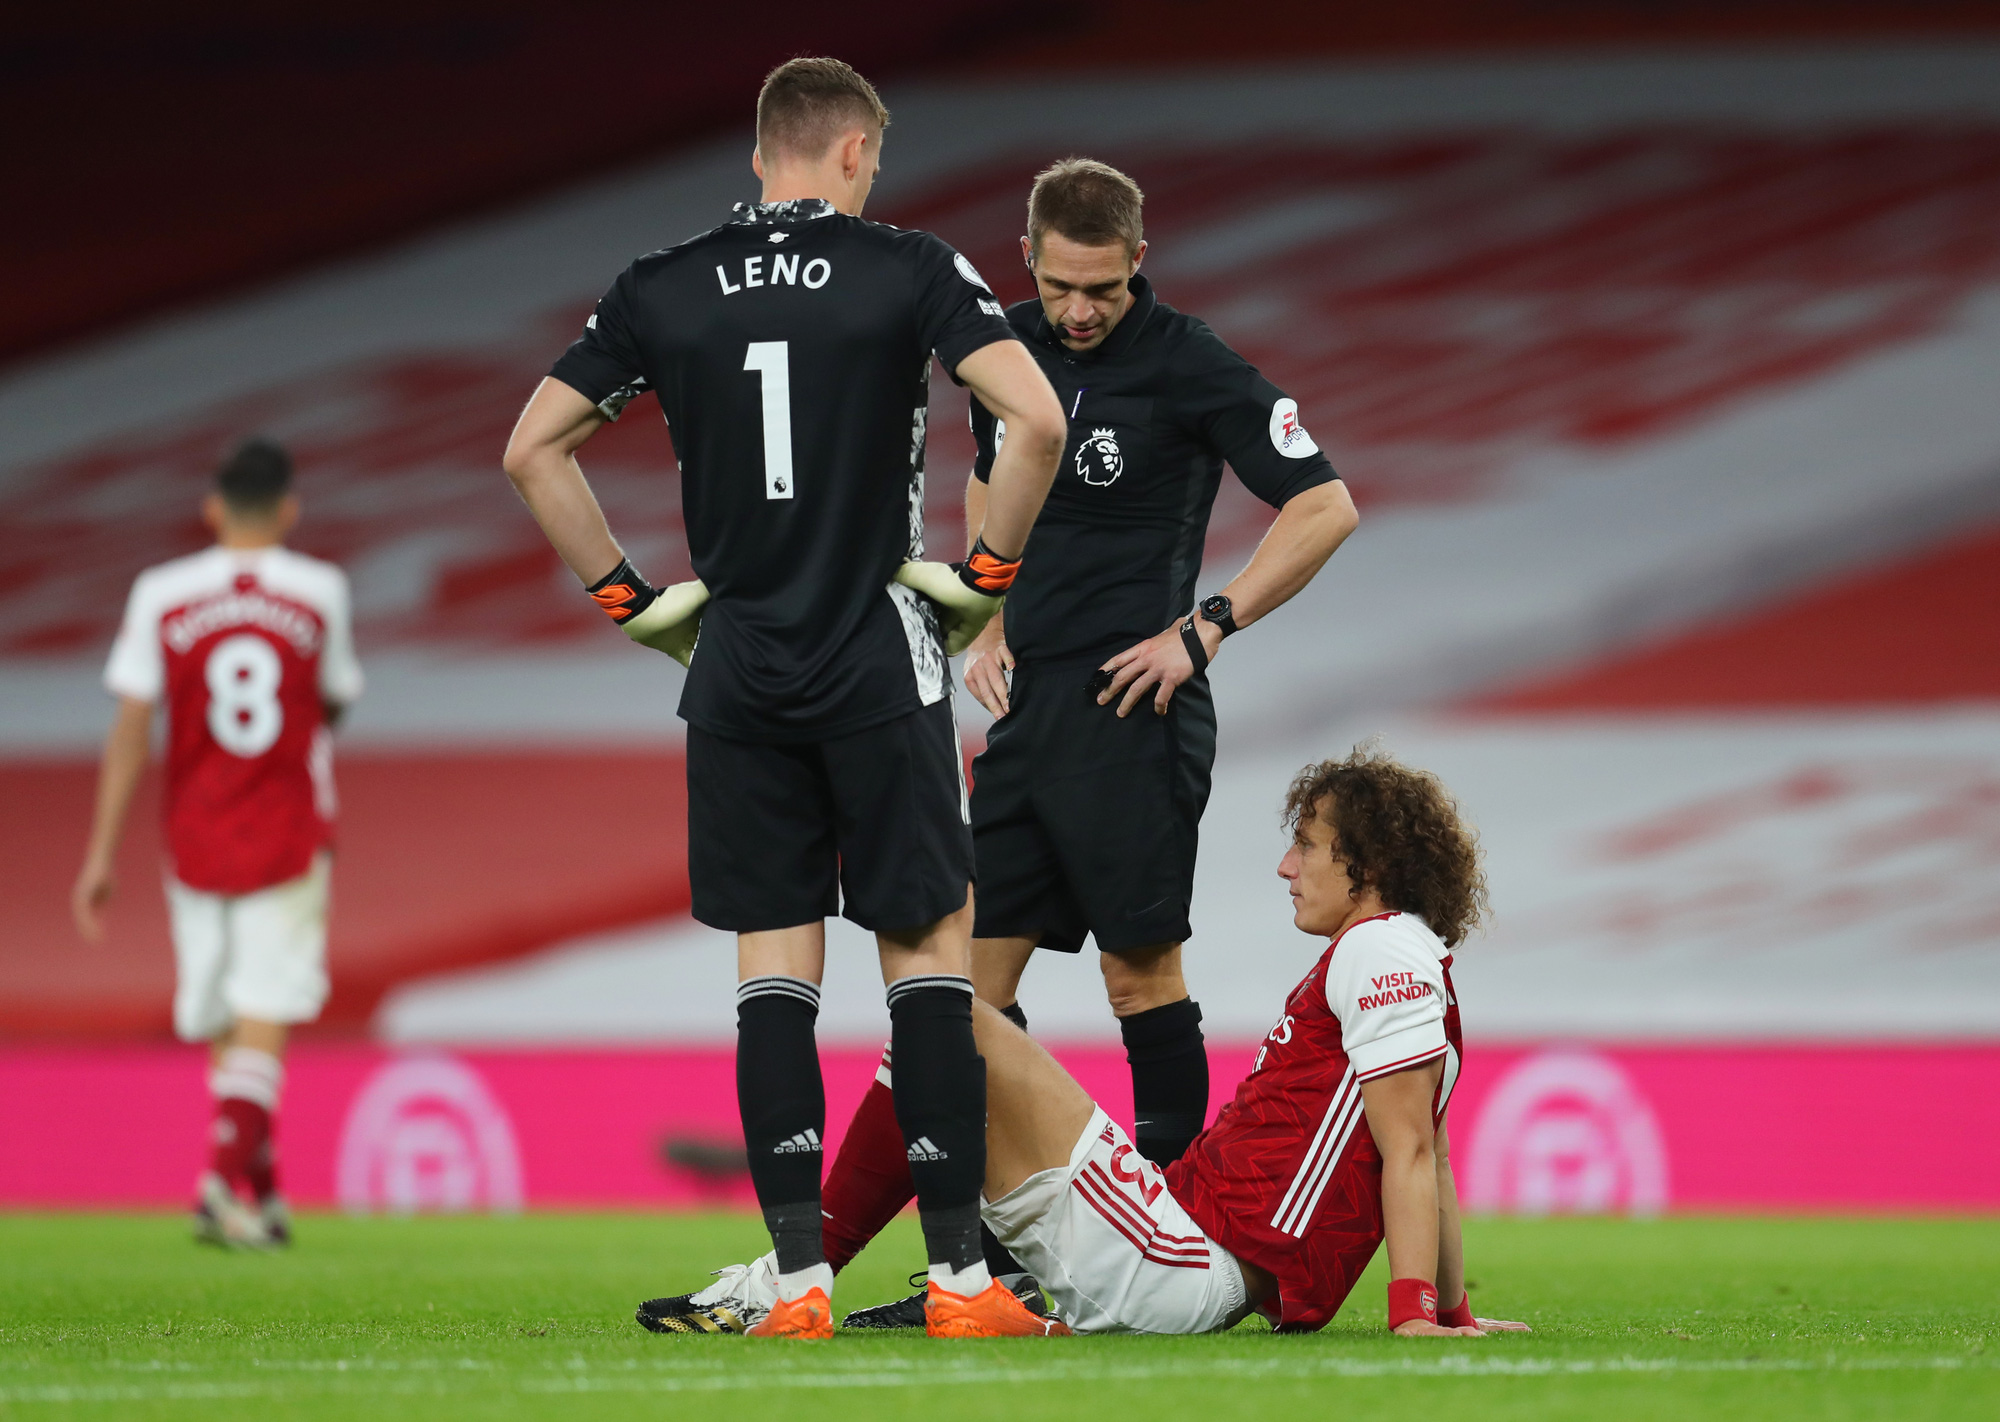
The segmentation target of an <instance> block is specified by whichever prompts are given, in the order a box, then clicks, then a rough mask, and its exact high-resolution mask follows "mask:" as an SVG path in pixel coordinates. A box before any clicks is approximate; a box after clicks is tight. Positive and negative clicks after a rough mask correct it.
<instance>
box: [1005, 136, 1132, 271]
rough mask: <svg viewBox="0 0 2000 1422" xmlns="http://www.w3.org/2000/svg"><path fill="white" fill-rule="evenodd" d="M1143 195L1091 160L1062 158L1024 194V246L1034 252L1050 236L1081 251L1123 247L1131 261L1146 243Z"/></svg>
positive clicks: (1120, 175) (1104, 165) (1106, 166)
mask: <svg viewBox="0 0 2000 1422" xmlns="http://www.w3.org/2000/svg"><path fill="white" fill-rule="evenodd" d="M1145 206H1146V195H1145V194H1144V193H1142V192H1140V191H1139V185H1138V184H1137V183H1135V182H1133V181H1132V180H1131V179H1130V178H1128V177H1126V176H1125V175H1124V174H1123V173H1121V172H1119V171H1118V170H1117V169H1116V168H1114V167H1112V166H1111V165H1110V164H1109V163H1100V162H1098V161H1097V160H1096V159H1095V158H1065V159H1063V160H1062V161H1061V162H1060V163H1051V164H1050V165H1049V166H1048V167H1046V168H1044V169H1042V171H1041V172H1039V173H1037V174H1036V175H1035V186H1034V187H1033V189H1031V190H1030V191H1029V193H1028V244H1029V246H1031V247H1032V248H1033V249H1034V250H1035V251H1036V252H1037V253H1040V251H1041V250H1042V238H1043V237H1045V236H1047V235H1048V234H1049V233H1051V232H1055V233H1059V234H1060V235H1062V236H1064V237H1067V238H1069V240H1070V241H1072V242H1079V243H1081V244H1082V245H1084V246H1086V247H1109V246H1110V245H1111V244H1112V243H1114V242H1118V243H1122V244H1123V245H1124V248H1125V255H1126V256H1128V257H1132V256H1136V255H1138V252H1139V243H1140V242H1141V241H1143V240H1144V239H1145V236H1146V224H1145V222H1144V210H1145Z"/></svg>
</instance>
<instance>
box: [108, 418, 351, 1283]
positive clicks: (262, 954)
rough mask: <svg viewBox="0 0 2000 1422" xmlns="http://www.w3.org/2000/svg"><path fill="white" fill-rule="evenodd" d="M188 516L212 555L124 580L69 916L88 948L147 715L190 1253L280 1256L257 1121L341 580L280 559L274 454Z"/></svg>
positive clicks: (284, 1222)
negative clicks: (164, 855) (112, 713)
mask: <svg viewBox="0 0 2000 1422" xmlns="http://www.w3.org/2000/svg"><path fill="white" fill-rule="evenodd" d="M202 514H203V517H204V518H205V519H206V520H207V522H208V525H209V527H210V528H212V529H214V530H215V546H214V547H212V548H209V549H207V550H206V551H204V552H201V553H195V554H192V555H190V556H189V557H186V558H176V559H174V560H173V561H172V562H170V563H162V564H160V565H159V566H158V567H155V568H149V569H147V570H146V571H145V572H143V573H141V574H140V575H139V579H138V581H137V582H135V583H134V584H133V585H132V596H131V599H130V601H129V602H128V603H127V604H126V608H125V621H124V624H123V625H122V626H121V627H120V628H119V630H118V640H117V641H116V643H114V644H113V646H112V648H111V660H110V664H109V665H108V666H107V667H106V668H105V672H104V684H105V685H106V686H107V687H108V688H109V689H110V690H111V692H112V694H113V695H115V696H116V697H117V698H118V718H117V721H116V722H115V723H114V724H113V726H112V729H111V734H110V735H109V737H107V738H106V741H105V745H104V762H103V768H102V770H101V772H100V774H99V779H98V787H97V815H96V819H95V821H94V823H93V824H92V826H91V832H90V847H89V850H88V852H87V853H86V855H85V858H84V864H83V870H82V872H81V873H79V874H78V875H77V880H76V887H75V889H74V890H73V891H72V907H73V909H74V911H75V914H76V921H77V927H78V928H79V929H80V930H81V932H82V933H83V935H84V937H85V938H88V939H91V940H95V939H96V938H98V937H99V936H100V934H101V932H102V929H101V926H100V923H99V916H100V914H101V913H102V911H103V909H104V906H105V905H106V904H107V903H109V902H110V900H111V897H112V893H113V890H114V888H115V887H116V882H115V879H114V877H113V873H112V866H113V864H114V862H115V861H116V859H117V854H118V841H119V839H120V838H121V837H122V835H123V832H124V827H125V815H126V811H127V810H128V809H129V808H130V806H131V803H132V795H133V792H134V791H136V790H137V789H138V786H139V780H140V777H141V776H143V775H144V774H145V770H146V760H147V757H148V755H149V753H150V738H151V730H152V721H153V709H154V707H155V706H162V707H164V708H165V710H166V713H167V726H166V794H165V799H166V838H167V850H168V853H169V855H170V858H171V864H170V867H169V870H168V877H167V908H168V911H169V917H170V919H171V921H172V924H173V939H174V963H175V972H176V985H175V989H174V1030H175V1032H177V1033H178V1034H179V1035H180V1037H181V1040H183V1041H187V1042H208V1043H209V1044H210V1061H211V1069H210V1072H209V1079H208V1080H209V1091H210V1093H211V1094H212V1095H213V1097H214V1099H215V1117H214V1121H213V1124H212V1126H211V1130H210V1153H209V1168H208V1169H207V1170H206V1171H204V1172H203V1173H202V1175H201V1178H200V1180H199V1181H198V1182H197V1183H196V1186H195V1191H196V1202H195V1215H194V1225H195V1237H196V1238H197V1239H200V1240H203V1241H205V1242H207V1243H211V1244H223V1245H234V1246H241V1247H247V1248H269V1247H271V1246H274V1245H283V1244H288V1243H290V1242H291V1222H290V1217H289V1216H288V1214H287V1213H286V1210H285V1202H284V1200H283V1198H282V1197H281V1196H280V1195H279V1193H278V1175H277V1163H276V1159H275V1153H274V1148H273V1144H272V1142H273V1123H274V1120H275V1118H276V1116H277V1112H278V1093H279V1090H280V1088H281V1087H282V1085H283V1083H284V1076H285V1069H284V1063H283V1056H284V1051H285V1038H286V1035H287V1033H288V1031H289V1030H290V1028H291V1026H292V1024H294V1023H298V1022H310V1021H312V1020H313V1019H314V1018H315V1017H317V1016H319V1010H320V1007H321V1006H322V1005H323V1004H324V1003H325V1002H326V992H327V981H326V911H327V879H328V874H329V871H330V864H331V857H330V854H329V847H330V845H331V843H332V839H333V806H334V795H333V741H332V736H331V728H332V726H333V725H334V723H335V722H336V721H338V720H339V719H340V714H341V712H342V711H343V710H344V709H345V708H346V707H347V706H348V705H349V704H351V703H352V702H353V701H354V699H355V698H356V697H358V696H359V695H360V694H361V667H360V665H359V663H357V662H356V661H355V658H354V639H353V634H352V631H351V627H350V617H349V612H348V595H347V575H346V574H345V573H343V572H341V570H340V569H339V568H336V567H335V566H334V565H333V564H331V563H323V562H321V561H320V560H319V559H317V558H308V557H306V556H305V555H304V554H303V553H294V552H292V551H291V550H290V549H288V548H286V547H285V546H284V539H285V535H286V534H287V533H289V532H290V531H291V528H292V525H293V524H295V523H297V522H298V517H299V501H298V498H297V496H296V495H295V494H293V493H292V460H291V456H290V455H288V454H287V453H286V452H285V451H284V450H283V449H282V448H281V447H279V446H278V445H276V444H274V443H273V442H271V441H270V440H268V439H253V440H249V441H247V442H246V443H245V444H244V445H242V447H241V448H239V449H238V450H237V451H236V452H235V453H234V454H232V455H231V456H230V457H229V459H228V460H227V461H226V462H225V463H224V464H223V466H222V468H221V470H220V471H219V472H218V473H217V475H216V481H215V491H214V492H213V493H212V494H210V495H209V496H208V499H207V501H206V503H204V505H203V506H202Z"/></svg>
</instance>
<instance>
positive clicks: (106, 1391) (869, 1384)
mask: <svg viewBox="0 0 2000 1422" xmlns="http://www.w3.org/2000/svg"><path fill="white" fill-rule="evenodd" d="M578 1361H580V1360H573V1361H572V1363H571V1364H570V1368H571V1371H570V1372H568V1373H567V1374H566V1375H562V1376H555V1377H548V1378H521V1379H514V1380H510V1382H511V1386H512V1387H513V1388H514V1389H515V1390H517V1391H520V1392H528V1393H537V1394H560V1393H594V1392H619V1393H655V1392H740V1391H755V1390H758V1389H765V1388H768V1389H775V1390H781V1391H797V1390H800V1389H807V1388H845V1389H870V1388H904V1387H930V1386H940V1385H943V1386H993V1385H995V1384H1018V1383H1046V1382H1074V1381H1084V1380H1089V1381H1094V1382H1148V1381H1159V1380H1166V1379H1177V1380H1198V1379H1201V1378H1209V1377H1214V1378H1231V1379H1245V1378H1254V1379H1258V1380H1268V1381H1311V1380H1313V1379H1315V1378H1378V1377H1419V1378H1482V1377H1553V1376H1563V1377H1574V1376H1591V1375H1601V1376H1618V1375H1634V1374H1636V1375H1647V1376H1659V1375H1663V1374H1673V1373H1689V1374H1700V1373H1746V1374H1754V1373H1790V1374H1801V1373H1827V1374H1834V1373H1878V1372H1954V1371H1960V1370H1967V1369H1984V1368H1991V1367H1992V1366H1993V1364H1992V1363H1990V1362H1988V1361H1986V1360H1984V1359H1973V1358H1964V1357H1930V1358H1854V1359H1843V1358H1840V1357H1837V1356H1828V1357H1825V1358H1821V1359H1811V1358H1691V1359H1681V1358H1546V1357H1544V1358H1471V1357H1464V1356H1455V1357H1445V1358H1436V1359H1429V1360H1425V1361H1417V1360H1385V1361H1369V1360H1364V1359H1359V1358H1321V1359H1311V1360H1301V1359H1274V1360H1271V1361H1269V1362H1259V1361H1245V1360H1239V1359H1223V1358H1218V1359H1215V1360H1213V1361H1210V1362H1193V1363H1186V1362H1184V1363H1159V1364H1119V1365H1113V1366H1110V1367H1106V1366H1103V1365H1102V1364H1101V1363H1095V1362H1092V1361H1089V1360H1086V1359H1082V1358H1076V1359H1067V1358H1057V1359H1051V1360H1050V1361H1049V1363H1048V1364H1047V1365H1044V1366H1038V1367H979V1366H970V1367H964V1366H957V1365H946V1366H942V1367H938V1366H926V1365H924V1364H922V1363H910V1364H906V1365H903V1366H900V1367H899V1366H896V1365H893V1364H892V1365H890V1366H889V1367H886V1368H885V1367H884V1366H883V1365H882V1363H881V1361H876V1360H871V1361H870V1362H869V1363H868V1364H866V1365H859V1366H856V1367H853V1368H841V1367H833V1368H819V1369H815V1370H813V1371H797V1372H792V1371H781V1372H761V1371H760V1372H736V1371H722V1370H721V1368H722V1367H726V1366H727V1365H714V1364H704V1365H703V1366H701V1367H700V1368H686V1369H685V1370H684V1371H681V1370H679V1365H669V1368H670V1369H672V1370H668V1371H664V1372H654V1374H653V1375H652V1376H647V1375H645V1373H646V1372H651V1371H653V1370H652V1369H651V1368H648V1369H646V1370H645V1371H641V1370H640V1366H641V1365H640V1364H638V1363H637V1362H636V1361H633V1362H629V1363H627V1364H626V1366H625V1367H624V1368H622V1369H620V1370H619V1371H618V1372H617V1373H612V1374H606V1373H602V1372H594V1371H593V1370H592V1369H590V1367H589V1365H587V1364H586V1365H584V1366H583V1367H582V1368H581V1369H579V1368H577V1362H578ZM252 1366H255V1367H259V1368H266V1369H271V1370H274V1371H289V1370H297V1371H299V1372H301V1373H309V1374H314V1375H319V1376H324V1375H325V1374H327V1373H333V1374H336V1375H339V1374H344V1373H350V1370H351V1373H350V1375H351V1374H361V1375H366V1374H368V1373H371V1372H395V1371H401V1370H403V1369H409V1370H410V1371H416V1372H432V1373H435V1372H437V1371H441V1370H443V1369H451V1370H454V1371H467V1372H475V1371H478V1372H483V1371H487V1370H489V1369H490V1368H491V1367H492V1366H493V1365H491V1364H489V1363H485V1362H483V1361H475V1360H472V1359H458V1360H454V1361H452V1362H448V1363H440V1362H436V1361H432V1360H424V1359H416V1360H411V1361H409V1362H407V1363H404V1362H394V1361H389V1360H380V1361H377V1360H371V1359H356V1360H334V1361H327V1362H319V1361H306V1360H300V1361H298V1362H286V1361H281V1360H256V1361H253V1363H252ZM355 1380H356V1381H359V1378H358V1377H357V1378H356V1379H355ZM442 1382H443V1379H441V1378H440V1379H437V1380H436V1381H435V1382H434V1383H433V1385H432V1388H431V1390H433V1391H437V1390H440V1388H439V1384H441V1383H442ZM294 1390H295V1389H290V1388H287V1387H285V1386H283V1385H281V1384H278V1383H276V1382H265V1383H229V1382H212V1383H210V1382H183V1383H162V1384H158V1385H154V1386H146V1385H138V1384H119V1385H101V1386H100V1385H90V1384H81V1385H79V1384H50V1385H44V1386H29V1387H11V1388H0V1404H7V1403H13V1404H21V1403H34V1402H43V1403H77V1402H146V1401H204V1400H221V1399H225V1398H245V1397H258V1396H281V1395H284V1394H285V1393H287V1392H290V1391H294ZM306 1390H307V1391H318V1390H320V1389H311V1388H309V1389H306ZM338 1390H340V1391H354V1389H351V1388H342V1389H338ZM363 1390H364V1391H366V1390H370V1389H363ZM379 1390H387V1391H398V1392H407V1391H410V1390H411V1389H410V1386H409V1384H408V1383H405V1384H403V1385H402V1386H400V1387H395V1388H389V1389H379Z"/></svg>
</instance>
